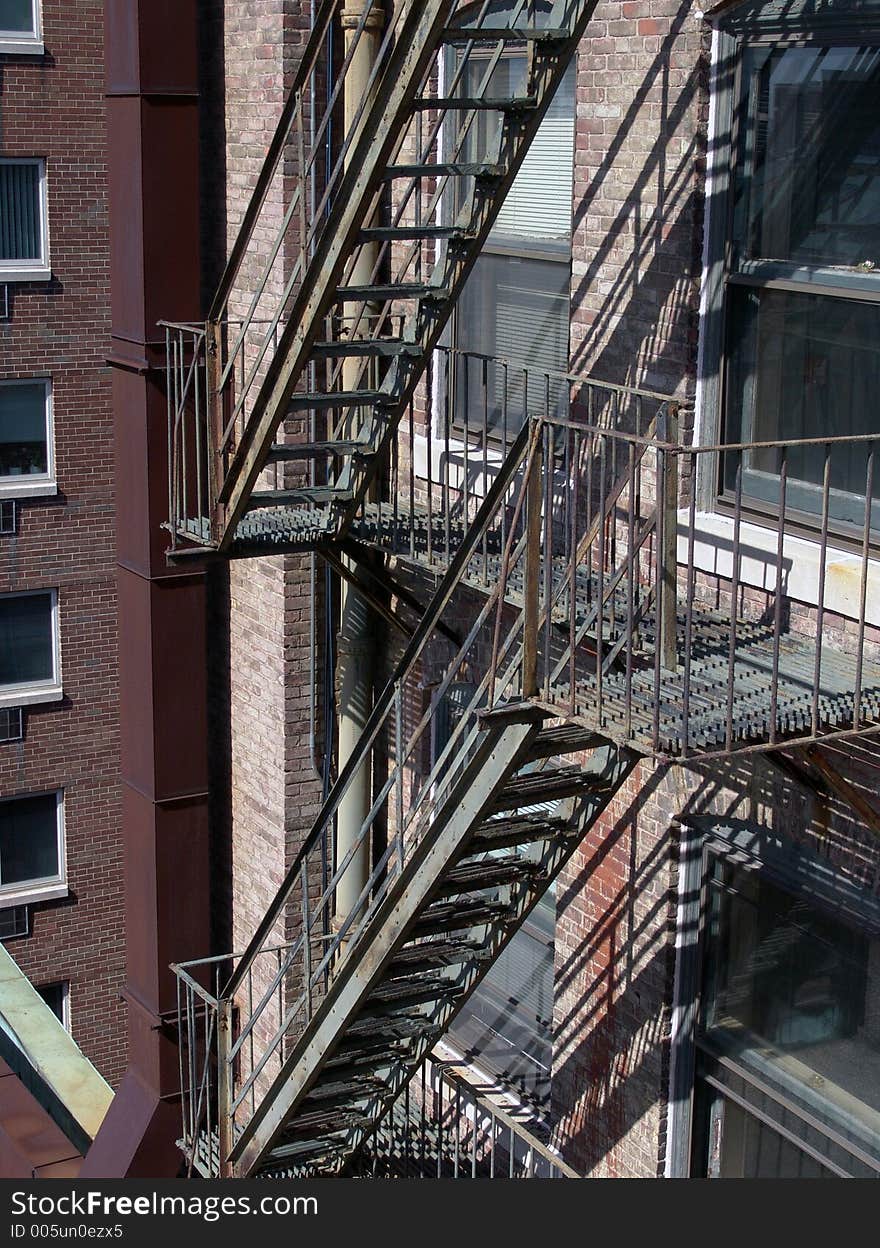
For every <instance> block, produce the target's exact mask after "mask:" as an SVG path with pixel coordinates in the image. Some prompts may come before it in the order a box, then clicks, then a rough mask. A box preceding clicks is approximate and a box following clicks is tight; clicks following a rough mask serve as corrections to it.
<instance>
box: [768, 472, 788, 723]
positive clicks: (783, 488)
mask: <svg viewBox="0 0 880 1248" xmlns="http://www.w3.org/2000/svg"><path fill="white" fill-rule="evenodd" d="M787 496H788V453H787V448H786V447H783V448H782V463H781V464H780V467H779V521H778V523H779V528H778V530H777V533H776V600H775V602H774V604H773V674H772V676H771V678H770V744H771V745H773V744H775V742H776V739H777V735H778V729H777V722H776V721H777V719H778V718H779V643H780V640H781V637H782V586H783V584H784V580H785V513H786V510H787V502H788V497H787Z"/></svg>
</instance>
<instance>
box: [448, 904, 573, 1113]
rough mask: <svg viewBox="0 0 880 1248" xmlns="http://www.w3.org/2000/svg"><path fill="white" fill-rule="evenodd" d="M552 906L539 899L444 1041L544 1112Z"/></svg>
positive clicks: (549, 1063) (550, 1043) (550, 1038)
mask: <svg viewBox="0 0 880 1248" xmlns="http://www.w3.org/2000/svg"><path fill="white" fill-rule="evenodd" d="M555 923H556V902H555V899H554V897H553V895H552V894H549V893H548V895H547V896H546V897H544V898H543V899H542V900H541V901H540V902H539V903H538V905H537V906H536V907H535V909H534V910H533V911H532V914H531V915H530V917H529V919H528V920H527V921H526V922H525V923H524V924H523V926H522V928H521V929H520V930H519V931H518V932H517V933H516V935H515V936H514V937H513V939H512V940H511V942H510V944H509V945H508V946H507V948H506V949H505V950H504V952H503V953H502V954H501V955H500V957H499V958H498V959H497V961H496V962H495V963H493V965H492V968H491V970H490V971H489V973H488V974H487V975H486V978H485V979H484V980H483V982H482V983H481V984H480V985H479V987H478V988H477V989H476V991H475V992H474V994H473V995H472V996H471V998H470V999H469V1001H468V1002H467V1004H466V1005H465V1007H464V1009H463V1010H462V1011H461V1013H460V1014H459V1015H458V1016H457V1017H456V1019H455V1020H454V1022H453V1024H452V1027H451V1029H450V1036H451V1038H452V1040H453V1041H454V1043H455V1044H456V1046H457V1047H458V1048H460V1049H461V1050H462V1051H463V1053H464V1055H465V1057H468V1058H472V1059H473V1060H474V1061H476V1062H477V1063H478V1064H479V1065H480V1066H482V1068H483V1069H484V1070H485V1071H486V1073H487V1074H490V1075H494V1076H495V1077H496V1078H498V1079H500V1080H501V1081H502V1082H504V1083H505V1084H506V1085H507V1086H509V1087H512V1088H515V1089H516V1091H517V1092H518V1093H519V1095H520V1096H521V1097H522V1098H523V1099H524V1100H528V1101H530V1102H532V1104H534V1105H536V1106H539V1107H544V1108H547V1107H549V1103H550V1076H551V1068H552V1062H553V945H554V929H555Z"/></svg>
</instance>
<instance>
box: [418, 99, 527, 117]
mask: <svg viewBox="0 0 880 1248" xmlns="http://www.w3.org/2000/svg"><path fill="white" fill-rule="evenodd" d="M537 107H538V97H537V96H536V95H460V96H448V95H447V96H442V95H441V96H438V97H437V98H436V99H421V100H414V101H413V108H414V109H415V110H416V112H420V113H421V112H430V111H432V110H434V109H436V110H437V111H438V112H439V111H440V110H441V109H442V110H444V111H446V112H451V113H453V112H454V113H469V112H473V111H476V112H492V113H528V112H530V111H531V110H532V109H533V108H537Z"/></svg>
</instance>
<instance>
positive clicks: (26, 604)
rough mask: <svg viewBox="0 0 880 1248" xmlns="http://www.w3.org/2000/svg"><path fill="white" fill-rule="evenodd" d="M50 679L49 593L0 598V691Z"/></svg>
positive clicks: (52, 658) (52, 669)
mask: <svg viewBox="0 0 880 1248" xmlns="http://www.w3.org/2000/svg"><path fill="white" fill-rule="evenodd" d="M54 677H55V648H54V642H53V630H52V595H51V593H48V592H47V593H39V594H23V595H8V596H4V597H0V687H2V686H10V685H30V684H35V683H38V682H41V681H51V680H53V679H54Z"/></svg>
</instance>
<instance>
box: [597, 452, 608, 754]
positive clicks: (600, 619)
mask: <svg viewBox="0 0 880 1248" xmlns="http://www.w3.org/2000/svg"><path fill="white" fill-rule="evenodd" d="M605 442H606V439H605V438H604V437H601V436H600V438H599V502H598V507H597V510H596V516H597V519H598V521H599V534H598V537H599V550H598V563H599V585H598V597H597V599H596V726H597V727H598V728H599V729H600V731H601V729H602V725H603V722H604V720H603V708H602V695H603V692H604V688H603V680H602V675H603V673H602V667H603V662H604V660H603V657H602V655H603V650H604V645H603V636H602V634H603V631H604V628H605V484H606V472H607V467H606V463H605V457H606V446H605Z"/></svg>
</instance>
